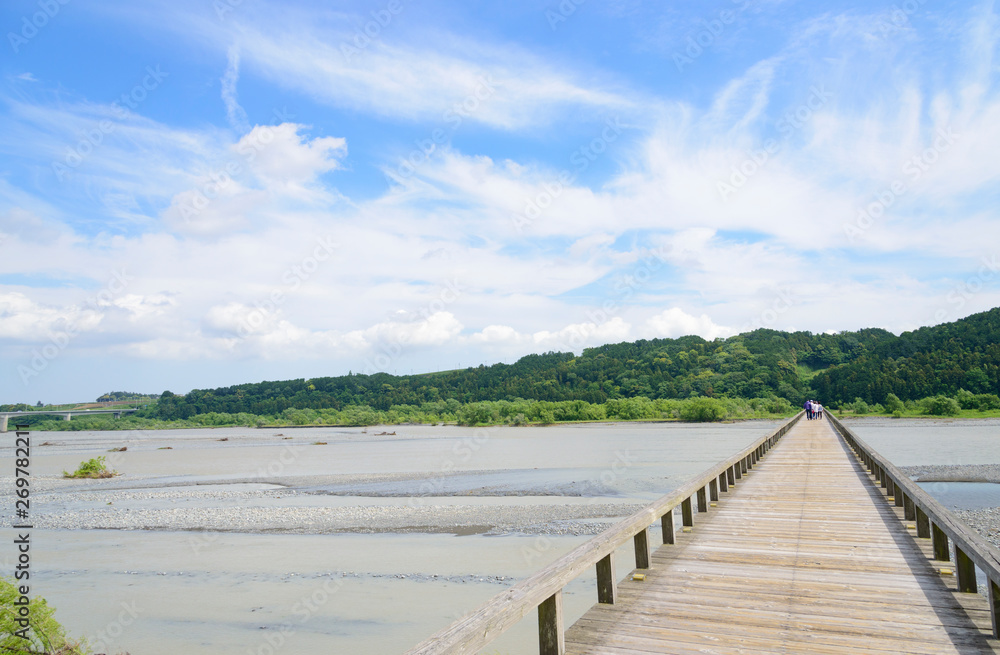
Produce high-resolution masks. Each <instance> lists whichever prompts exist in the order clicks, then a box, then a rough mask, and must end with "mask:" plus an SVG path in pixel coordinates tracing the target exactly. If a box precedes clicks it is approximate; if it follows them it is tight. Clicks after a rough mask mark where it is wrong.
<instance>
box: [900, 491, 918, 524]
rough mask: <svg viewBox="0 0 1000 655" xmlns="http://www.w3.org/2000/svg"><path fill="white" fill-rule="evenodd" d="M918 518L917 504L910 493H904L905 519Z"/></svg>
mask: <svg viewBox="0 0 1000 655" xmlns="http://www.w3.org/2000/svg"><path fill="white" fill-rule="evenodd" d="M916 518H917V512H916V506H915V505H914V504H913V499H912V498H910V497H909V496H908V495H906V494H903V519H904V520H906V521H913V520H915V519H916Z"/></svg>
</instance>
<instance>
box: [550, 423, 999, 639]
mask: <svg viewBox="0 0 1000 655" xmlns="http://www.w3.org/2000/svg"><path fill="white" fill-rule="evenodd" d="M902 511H903V510H902V509H898V508H896V507H894V506H893V505H892V503H890V502H888V501H887V500H886V494H885V490H884V489H881V488H879V487H878V486H876V485H875V484H873V483H872V478H871V477H870V476H869V475H868V474H867V472H866V471H864V470H863V468H862V467H861V465H860V464H859V463H858V461H857V459H856V458H855V457H854V456H853V455H852V453H851V452H850V450H848V449H847V447H846V446H845V445H844V443H843V442H842V441H841V439H840V438H839V437H838V436H837V434H836V433H835V432H834V431H833V429H832V428H831V426H830V424H829V423H828V422H827V421H826V420H821V421H806V420H801V421H799V422H798V424H796V425H795V426H794V428H793V429H792V431H791V432H789V433H788V434H787V435H785V437H784V438H783V439H782V440H781V441H780V442H778V444H777V445H776V446H775V447H774V448H773V449H772V450H771V451H770V452H769V453H768V456H767V457H766V458H765V459H763V460H761V461H760V462H759V463H758V464H757V466H756V467H754V469H753V470H752V471H751V472H749V473H748V474H747V475H745V476H744V477H743V478H742V479H741V480H739V481H738V484H737V485H736V486H735V487H731V488H730V489H729V491H728V492H727V493H722V494H721V495H720V502H719V503H718V507H711V508H709V511H708V513H699V514H696V515H695V521H694V522H695V525H694V528H693V529H692V530H691V531H690V532H680V531H678V534H677V537H676V544H674V545H665V546H662V547H661V548H660V549H658V550H657V551H656V552H655V553H654V554H653V558H652V567H651V568H650V569H648V570H644V571H642V572H644V573H645V574H646V579H645V581H641V582H640V581H634V580H631V579H629V580H627V581H625V582H622V583H620V584H619V585H618V597H617V598H616V601H615V604H613V605H610V604H599V605H595V606H594V607H593V608H592V609H591V610H589V611H588V612H587V613H586V614H585V615H584V616H583V617H582V618H581V619H580V620H579V621H577V622H576V623H575V624H574V625H573V626H572V627H570V629H569V630H567V632H566V653H567V655H570V654H574V655H575V654H583V653H587V654H590V655H598V654H607V655H625V654H636V653H640V654H641V653H678V654H679V653H719V654H723V653H725V654H729V653H740V654H747V653H815V654H833V653H851V654H852V655H854V654H856V653H995V652H1000V642H998V641H997V640H995V639H993V638H992V636H991V621H990V612H989V609H988V604H987V600H986V599H985V598H983V597H982V596H980V595H979V594H970V593H959V592H957V591H956V590H955V589H954V587H955V583H954V580H955V578H954V577H951V576H948V575H946V574H942V573H941V572H940V570H941V569H952V568H953V566H952V565H951V564H950V563H948V562H939V561H934V560H933V555H932V552H931V543H930V540H929V539H917V538H915V536H914V529H912V528H911V527H910V526H913V525H914V524H913V522H912V521H906V522H904V521H902V520H900V517H901V516H902ZM677 523H678V524H679V521H678V522H677Z"/></svg>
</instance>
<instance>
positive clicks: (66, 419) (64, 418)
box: [63, 412, 73, 421]
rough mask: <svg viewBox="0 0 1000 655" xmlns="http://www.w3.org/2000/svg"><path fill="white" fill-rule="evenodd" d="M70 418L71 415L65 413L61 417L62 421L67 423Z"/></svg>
mask: <svg viewBox="0 0 1000 655" xmlns="http://www.w3.org/2000/svg"><path fill="white" fill-rule="evenodd" d="M72 416H73V415H72V414H70V413H69V412H66V414H65V415H63V420H64V421H68V420H69V419H70V418H71V417H72Z"/></svg>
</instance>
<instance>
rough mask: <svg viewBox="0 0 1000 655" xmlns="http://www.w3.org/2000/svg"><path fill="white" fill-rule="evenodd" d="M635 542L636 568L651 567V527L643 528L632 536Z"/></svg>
mask: <svg viewBox="0 0 1000 655" xmlns="http://www.w3.org/2000/svg"><path fill="white" fill-rule="evenodd" d="M632 541H633V543H635V568H637V569H648V568H649V528H643V529H642V531H641V532H638V533H636V535H635V536H634V537H632Z"/></svg>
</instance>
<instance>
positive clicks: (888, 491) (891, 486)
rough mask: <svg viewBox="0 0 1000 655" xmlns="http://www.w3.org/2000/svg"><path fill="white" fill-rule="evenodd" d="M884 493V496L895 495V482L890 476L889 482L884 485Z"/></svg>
mask: <svg viewBox="0 0 1000 655" xmlns="http://www.w3.org/2000/svg"><path fill="white" fill-rule="evenodd" d="M885 495H886V497H889V496H893V497H895V496H896V483H895V482H893V481H892V478H889V482H888V483H887V485H886V487H885Z"/></svg>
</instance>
